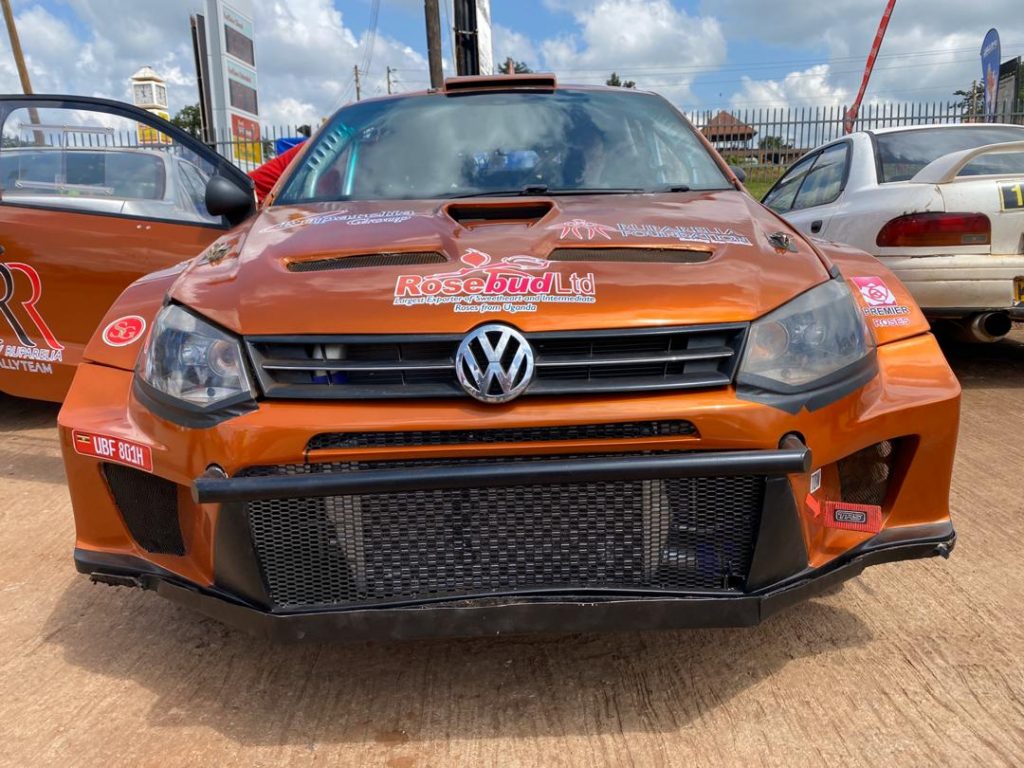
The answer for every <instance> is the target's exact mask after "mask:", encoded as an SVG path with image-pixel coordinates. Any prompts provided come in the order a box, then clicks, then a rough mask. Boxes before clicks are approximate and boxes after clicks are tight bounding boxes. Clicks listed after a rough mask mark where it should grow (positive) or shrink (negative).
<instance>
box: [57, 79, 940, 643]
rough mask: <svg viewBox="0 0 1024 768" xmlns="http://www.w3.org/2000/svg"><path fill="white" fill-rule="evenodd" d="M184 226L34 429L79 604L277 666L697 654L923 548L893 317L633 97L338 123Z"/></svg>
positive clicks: (932, 486) (928, 381)
mask: <svg viewBox="0 0 1024 768" xmlns="http://www.w3.org/2000/svg"><path fill="white" fill-rule="evenodd" d="M207 204H208V207H209V209H210V210H209V212H210V213H211V214H212V215H224V216H232V217H234V218H235V219H238V218H242V217H245V216H248V218H247V219H246V220H245V221H244V223H242V224H240V225H239V226H237V227H235V228H234V229H232V230H231V231H229V232H227V233H226V234H224V235H223V236H222V237H221V238H219V239H218V240H217V241H216V242H214V243H213V244H212V245H211V246H210V247H209V248H207V249H206V250H205V251H204V252H203V253H202V254H200V255H199V256H198V257H197V258H195V259H193V260H192V261H191V262H189V263H188V264H187V265H185V266H183V267H181V268H179V269H178V270H172V271H168V272H164V273H160V274H158V275H155V276H152V277H149V278H146V279H143V280H141V281H139V282H137V283H135V284H134V285H132V286H131V287H130V288H128V289H127V290H126V291H125V292H124V294H123V295H122V296H121V297H120V298H119V299H118V300H117V301H116V302H115V303H114V305H113V307H112V308H111V310H110V311H109V313H108V315H107V317H106V318H105V319H104V322H103V323H102V324H101V325H102V326H104V327H105V326H107V325H108V324H111V323H115V322H117V321H119V320H121V319H123V318H139V320H140V321H141V323H142V324H144V325H145V328H146V331H145V333H141V334H139V335H138V337H137V338H134V339H133V340H132V341H131V342H129V343H114V344H112V343H111V340H110V339H108V338H106V337H105V336H104V335H103V334H102V333H99V334H97V335H95V336H94V337H93V339H92V341H91V342H90V343H89V346H88V348H87V349H86V350H85V353H84V361H83V363H82V365H81V366H80V367H79V370H78V372H77V374H76V377H75V380H74V383H73V385H72V387H71V390H70V392H69V394H68V397H67V400H66V402H65V405H64V407H63V410H62V411H61V414H60V428H61V436H62V441H63V448H64V454H65V461H66V466H67V476H68V482H69V485H70V489H71V495H72V499H73V503H74V510H75V519H76V525H77V544H76V549H75V561H76V564H77V567H78V569H79V570H80V571H81V572H82V573H85V574H88V575H90V576H91V577H92V579H93V580H94V581H97V582H102V583H107V584H115V585H123V586H135V587H143V588H147V589H152V590H155V591H157V592H158V593H160V594H161V595H164V596H165V597H168V598H171V599H173V600H175V601H178V602H180V603H183V604H185V605H188V606H191V607H193V608H195V609H197V610H199V611H201V612H203V613H206V614H208V615H211V616H215V617H217V618H219V619H222V620H224V621H226V622H229V623H231V624H234V625H238V626H242V627H246V628H248V629H251V630H254V631H258V632H263V633H267V634H270V635H272V636H275V637H282V638H284V637H288V638H294V637H309V636H316V637H329V638H339V639H345V638H360V637H414V636H425V635H437V634H440V635H472V634H493V633H510V632H531V631H543V630H558V631H581V630H591V629H598V628H646V627H690V626H727V625H749V624H754V623H756V622H758V621H759V620H761V619H763V618H765V617H766V616H769V615H771V614H772V613H774V612H775V611H777V610H779V609H780V608H782V607H784V606H787V605H790V604H792V603H794V602H797V601H799V600H802V599H804V598H806V597H808V596H810V595H813V594H815V593H816V592H819V591H820V590H823V589H826V588H828V587H830V586H833V585H835V584H836V583H838V582H840V581H842V580H844V579H847V578H849V577H851V576H854V575H856V574H858V573H859V572H860V571H861V570H862V569H863V568H864V567H865V566H868V565H873V564H876V563H883V562H888V561H895V560H904V559H910V558H921V557H929V556H932V555H948V554H949V552H950V550H951V548H952V547H953V544H954V541H955V534H954V530H953V527H952V524H951V522H950V517H949V504H948V492H949V482H950V472H951V468H952V463H953V454H954V448H955V442H956V435H957V425H958V409H959V397H960V389H959V386H958V384H957V381H956V379H955V378H954V376H953V374H952V373H951V371H950V369H949V367H948V366H947V364H946V362H945V360H944V358H943V356H942V354H941V352H940V350H939V348H938V347H937V345H936V343H935V340H934V339H933V337H932V336H931V335H930V333H929V327H928V323H927V322H926V320H925V318H924V317H923V316H922V314H921V312H920V310H919V309H918V307H917V306H916V305H915V304H914V302H913V300H912V299H911V297H910V296H909V294H908V293H907V291H906V289H905V288H904V287H903V285H902V284H901V283H900V282H899V281H898V280H897V279H895V278H894V277H893V276H892V274H891V273H890V272H888V271H887V270H886V269H885V268H884V267H882V266H880V265H879V263H878V262H877V261H875V260H874V259H873V258H871V257H869V256H867V255H866V254H864V253H862V252H858V251H854V250H851V249H846V248H841V247H838V246H834V245H827V244H825V243H822V242H816V241H813V240H809V239H807V238H805V237H803V236H801V235H800V234H799V233H798V232H796V231H795V230H794V229H792V228H791V227H790V226H788V225H787V224H786V223H785V222H784V221H783V220H782V219H781V218H779V217H778V216H777V215H775V214H774V213H772V212H770V211H769V210H767V209H766V208H763V207H762V206H760V205H759V204H758V203H756V202H755V201H754V200H753V199H752V198H750V197H749V196H748V195H747V194H746V193H745V192H744V191H743V189H742V186H741V184H740V182H739V180H738V179H737V178H736V176H735V175H734V174H733V173H732V172H731V171H730V169H729V168H728V166H726V165H725V164H724V163H723V161H722V160H721V158H720V157H719V156H718V155H717V154H716V153H715V152H714V151H713V150H712V149H711V148H710V146H709V145H708V144H707V143H706V142H705V141H704V140H703V139H702V138H701V137H700V135H699V134H698V133H697V132H696V131H695V130H694V129H693V127H692V126H691V125H689V124H688V123H687V122H686V120H685V119H684V118H682V117H681V116H680V114H679V113H678V112H677V111H676V110H675V109H673V108H672V107H671V106H670V105H669V104H668V103H667V102H666V101H664V100H663V99H662V98H660V97H658V96H656V95H653V94H645V93H636V92H631V91H626V90H622V89H615V88H611V89H606V88H584V87H561V86H559V85H558V84H557V83H556V82H555V80H554V78H552V77H551V76H537V75H529V76H521V77H497V78H475V79H474V78H469V79H457V80H450V81H448V82H447V83H446V85H445V87H444V88H443V89H440V90H438V91H434V92H430V93H423V94H415V95H402V96H398V97H388V98H382V99H377V100H371V101H363V102H360V103H357V104H353V105H350V106H348V107H345V108H343V109H342V110H340V111H339V112H338V113H337V114H336V115H335V116H334V117H333V118H332V119H331V120H330V121H328V122H327V123H326V124H325V126H324V127H323V128H322V129H321V130H320V132H319V133H318V135H317V136H315V137H314V139H313V140H312V141H311V142H309V144H308V146H307V147H306V149H305V150H304V152H303V153H302V154H301V155H300V156H299V157H298V159H297V160H296V161H295V162H294V163H293V165H292V166H291V168H290V169H289V171H288V173H287V174H286V175H285V176H284V178H282V180H281V181H280V182H279V184H278V186H277V187H276V189H275V190H274V192H273V193H272V194H271V196H270V198H269V202H268V204H267V205H266V206H265V207H264V208H263V209H262V210H261V211H260V212H259V213H258V214H255V215H251V216H249V215H248V214H249V213H250V211H249V207H250V206H251V193H250V192H248V190H245V189H242V188H241V187H239V186H237V185H234V184H233V182H232V181H231V180H230V179H227V178H226V177H223V176H217V177H215V178H214V179H213V180H212V181H211V182H210V187H209V190H208V192H207ZM117 341H120V340H117ZM889 575H890V576H891V577H893V578H898V575H897V573H896V572H895V571H893V572H890V574H889Z"/></svg>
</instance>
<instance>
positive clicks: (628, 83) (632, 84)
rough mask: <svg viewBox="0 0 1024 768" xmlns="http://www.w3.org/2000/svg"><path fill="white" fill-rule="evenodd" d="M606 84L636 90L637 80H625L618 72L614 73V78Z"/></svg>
mask: <svg viewBox="0 0 1024 768" xmlns="http://www.w3.org/2000/svg"><path fill="white" fill-rule="evenodd" d="M604 84H605V85H611V86H614V87H615V88H636V80H623V79H622V78H621V77H619V75H618V73H617V72H612V76H611V77H609V78H608V79H607V80H605V81H604Z"/></svg>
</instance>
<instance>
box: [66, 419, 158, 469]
mask: <svg viewBox="0 0 1024 768" xmlns="http://www.w3.org/2000/svg"><path fill="white" fill-rule="evenodd" d="M71 441H72V443H74V446H75V453H80V454H81V455H82V456H91V457H93V458H95V459H103V460H104V461H113V462H117V463H118V464H125V465H127V466H129V467H135V468H136V469H142V470H145V471H146V472H152V471H153V451H152V450H151V449H150V447H149V446H148V445H143V444H142V443H136V442H135V441H133V440H124V439H122V438H120V437H113V436H111V435H97V434H93V433H91V432H79V431H78V430H77V429H76V430H74V431H73V432H72V433H71Z"/></svg>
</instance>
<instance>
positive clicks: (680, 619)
mask: <svg viewBox="0 0 1024 768" xmlns="http://www.w3.org/2000/svg"><path fill="white" fill-rule="evenodd" d="M955 542H956V534H955V533H954V531H953V526H952V524H951V523H949V522H948V521H947V522H943V523H933V524H927V525H918V526H910V527H905V528H895V529H889V530H884V531H882V532H881V533H880V534H878V535H877V536H875V537H874V538H872V539H870V540H868V541H866V542H865V543H864V544H862V545H861V546H859V547H858V548H856V549H854V550H852V551H851V552H848V553H847V554H845V555H843V556H842V557H841V558H839V559H838V560H837V561H835V562H833V563H830V564H829V565H827V566H825V567H823V568H819V569H816V570H812V569H807V570H805V571H803V572H801V573H799V574H796V575H795V576H793V577H791V578H789V579H786V580H785V581H783V582H781V583H779V584H776V585H773V586H771V587H769V588H767V589H764V590H760V591H758V592H756V593H753V594H735V595H729V596H726V595H722V596H708V595H692V596H686V595H680V596H678V597H672V596H669V597H666V596H664V595H658V596H651V595H646V596H645V595H643V594H636V595H619V596H609V595H596V594H592V595H586V594H581V595H565V596H543V595H534V596H507V597H491V598H484V599H477V600H457V601H452V602H450V603H434V604H430V605H420V606H413V607H400V608H396V607H381V608H370V609H350V610H326V611H319V612H307V613H275V612H269V611H265V610H261V609H259V608H257V607H254V606H251V605H245V604H242V603H239V602H237V600H235V599H234V598H233V597H232V596H230V595H226V594H224V593H221V592H218V591H214V590H207V589H201V588H199V587H196V586H195V585H191V584H187V583H184V582H183V581H182V580H181V579H180V578H178V577H176V576H175V575H174V574H172V573H170V572H168V571H165V570H163V569H162V568H159V567H158V566H156V565H154V564H152V563H149V562H147V561H145V560H141V559H139V558H136V557H133V556H130V555H114V554H106V553H102V552H91V551H87V550H82V549H77V550H75V564H76V566H77V568H78V570H79V571H80V572H82V573H87V574H90V575H91V576H92V578H93V580H94V581H97V582H102V583H106V584H114V585H119V586H137V587H144V588H146V589H152V590H155V591H156V592H157V593H158V594H160V595H162V596H163V597H166V598H168V599H170V600H173V601H174V602H176V603H180V604H182V605H185V606H187V607H189V608H191V609H193V610H196V611H199V612H200V613H203V614H205V615H206V616H209V617H211V618H214V619H217V620H219V621H222V622H224V623H225V624H229V625H232V626H234V627H237V628H239V629H243V630H246V631H249V632H252V633H254V634H258V635H262V636H266V637H270V638H273V639H276V640H302V639H317V640H330V641H334V642H339V641H340V642H349V641H362V640H386V639H411V638H423V637H470V636H488V635H490V636H496V635H507V634H524V633H536V632H559V633H571V632H591V631H598V630H616V629H617V630H627V629H628V630H634V631H636V630H649V629H683V628H696V627H739V626H752V625H754V624H757V623H759V622H760V621H762V620H764V619H766V618H768V617H769V616H771V615H772V614H774V613H776V612H778V611H780V610H782V609H783V608H786V607H788V606H790V605H793V604H795V603H798V602H800V601H802V600H805V599H807V598H809V597H812V596H814V595H815V594H819V593H821V592H824V591H827V590H828V589H830V588H832V587H834V586H835V585H837V584H840V583H841V582H843V581H845V580H847V579H849V578H852V577H854V576H856V575H858V574H859V573H860V572H861V571H863V570H864V568H866V567H867V566H870V565H876V564H879V563H887V562H894V561H897V560H911V559H915V558H922V557H932V556H935V555H943V556H948V555H949V553H950V552H951V551H952V549H953V545H954V544H955Z"/></svg>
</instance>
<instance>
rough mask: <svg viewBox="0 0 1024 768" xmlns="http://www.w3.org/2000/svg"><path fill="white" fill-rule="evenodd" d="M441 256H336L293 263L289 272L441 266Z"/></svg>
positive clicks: (437, 254) (372, 254)
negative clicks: (422, 265)
mask: <svg viewBox="0 0 1024 768" xmlns="http://www.w3.org/2000/svg"><path fill="white" fill-rule="evenodd" d="M446 261H448V259H446V258H445V257H444V255H443V254H440V253H434V252H424V253H369V254H365V255H362V256H338V257H336V258H331V259H315V260H311V261H293V262H290V263H289V264H288V271H289V272H325V271H327V270H331V269H362V268H365V267H407V266H409V265H412V264H443V263H445V262H446Z"/></svg>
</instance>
